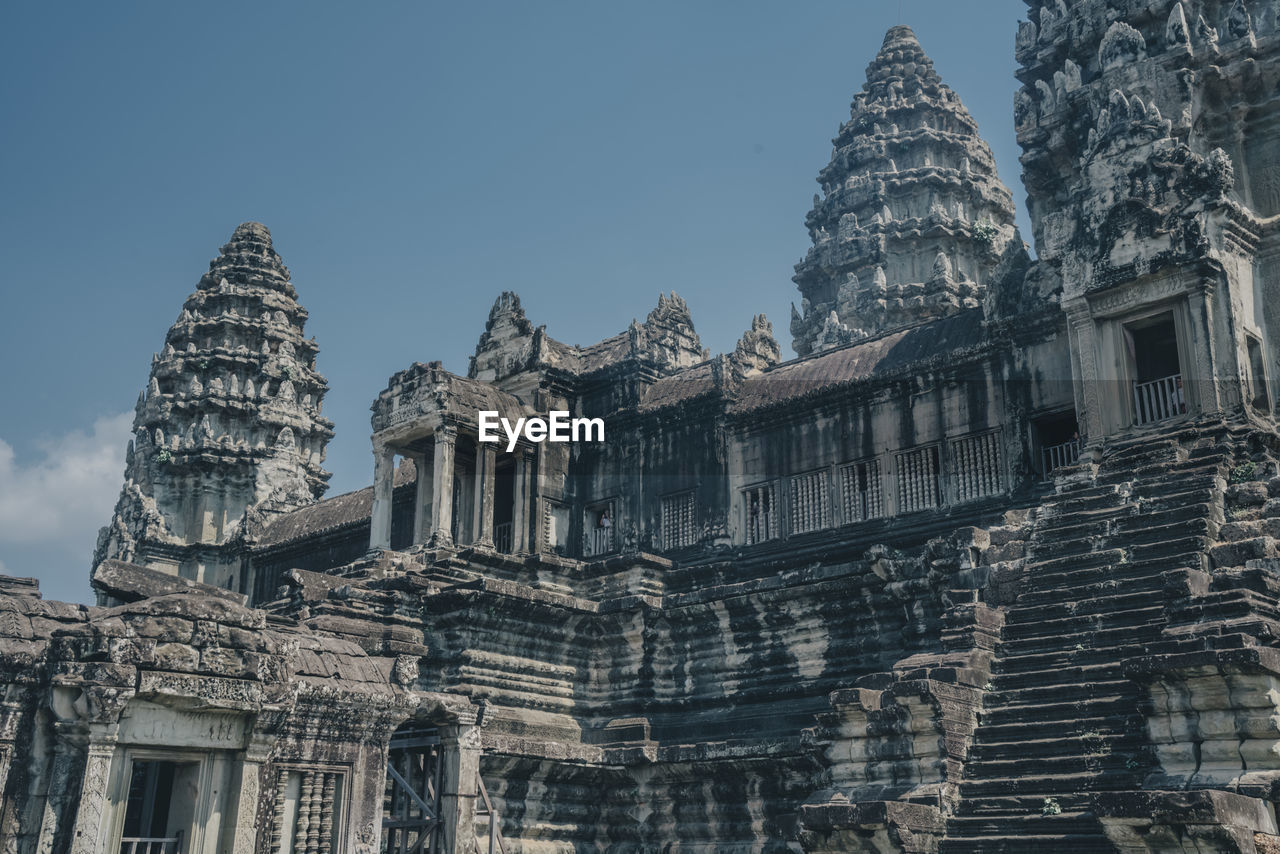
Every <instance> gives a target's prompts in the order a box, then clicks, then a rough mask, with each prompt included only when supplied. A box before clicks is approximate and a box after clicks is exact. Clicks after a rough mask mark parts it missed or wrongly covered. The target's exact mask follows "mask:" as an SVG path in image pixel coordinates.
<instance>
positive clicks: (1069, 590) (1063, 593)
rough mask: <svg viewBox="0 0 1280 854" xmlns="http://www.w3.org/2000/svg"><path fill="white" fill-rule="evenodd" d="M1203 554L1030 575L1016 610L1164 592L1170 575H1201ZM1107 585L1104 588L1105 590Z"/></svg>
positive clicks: (1030, 573)
mask: <svg viewBox="0 0 1280 854" xmlns="http://www.w3.org/2000/svg"><path fill="white" fill-rule="evenodd" d="M1203 563H1204V554H1203V553H1201V552H1188V553H1184V554H1175V556H1174V557H1170V558H1157V560H1153V561H1142V562H1134V561H1125V562H1121V563H1115V565H1102V566H1084V567H1082V568H1079V570H1069V571H1059V572H1053V574H1048V572H1042V574H1034V572H1028V575H1027V586H1028V589H1027V590H1025V592H1023V593H1021V594H1019V597H1018V604H1016V606H1015V607H1019V608H1020V607H1025V606H1033V604H1048V603H1056V602H1070V600H1073V599H1074V598H1076V597H1082V598H1094V597H1097V595H1102V594H1103V592H1105V590H1114V592H1115V593H1117V594H1119V593H1135V592H1138V590H1151V592H1156V590H1160V589H1164V586H1162V585H1164V584H1165V583H1166V581H1167V580H1169V575H1170V574H1171V572H1172V574H1178V572H1194V571H1202V570H1203V568H1204V566H1203ZM1103 585H1105V586H1103Z"/></svg>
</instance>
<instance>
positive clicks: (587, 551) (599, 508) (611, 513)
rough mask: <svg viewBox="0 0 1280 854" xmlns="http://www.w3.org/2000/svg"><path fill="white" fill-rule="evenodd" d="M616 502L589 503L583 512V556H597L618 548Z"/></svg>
mask: <svg viewBox="0 0 1280 854" xmlns="http://www.w3.org/2000/svg"><path fill="white" fill-rule="evenodd" d="M617 521H618V520H617V513H616V510H615V502H613V501H600V502H597V503H595V504H588V505H587V507H586V509H585V510H584V512H583V514H582V556H583V557H597V556H599V555H606V554H609V553H610V552H613V551H616V550H617V542H618V539H617V537H618V534H617Z"/></svg>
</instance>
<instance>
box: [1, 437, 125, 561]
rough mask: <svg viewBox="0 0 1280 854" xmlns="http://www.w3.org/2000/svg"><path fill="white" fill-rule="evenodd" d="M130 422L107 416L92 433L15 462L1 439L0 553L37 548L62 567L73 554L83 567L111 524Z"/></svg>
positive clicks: (45, 445)
mask: <svg viewBox="0 0 1280 854" xmlns="http://www.w3.org/2000/svg"><path fill="white" fill-rule="evenodd" d="M132 422H133V413H131V412H122V413H120V414H119V415H110V416H104V417H102V418H99V419H98V420H96V421H94V422H93V427H92V430H91V432H88V433H86V432H85V431H83V430H74V431H72V432H70V433H66V434H64V435H62V436H57V437H54V438H52V439H46V440H44V441H42V442H40V443H39V444H38V448H39V452H38V456H37V455H36V454H33V455H31V458H30V459H21V460H19V459H18V458H17V457H16V455H15V454H14V450H13V446H12V445H10V444H9V443H8V442H6V441H4V439H0V547H3V546H33V547H38V549H39V551H45V550H48V552H49V555H50V557H53V556H54V555H56V556H57V557H58V559H59V562H61V561H62V559H64V558H65V556H67V555H75V556H78V557H79V558H80V559H81V560H83V562H84V564H85V566H86V567H87V566H88V564H89V560H90V558H91V557H92V550H93V545H94V543H95V542H96V539H97V535H98V528H100V527H101V526H103V525H105V524H107V522H109V521H110V520H111V512H112V509H113V508H114V507H115V501H116V497H117V495H118V494H119V492H120V484H121V483H122V482H123V480H124V452H125V447H126V445H127V444H128V442H129V437H130V426H131V424H132ZM24 551H29V550H25V549H24ZM11 557H12V555H11ZM12 569H13V571H15V572H18V573H19V574H24V575H25V574H32V571H33V570H36V571H37V572H38V569H37V568H35V567H32V568H26V567H18V566H14V567H12ZM0 571H4V570H3V564H0ZM86 571H87V570H86Z"/></svg>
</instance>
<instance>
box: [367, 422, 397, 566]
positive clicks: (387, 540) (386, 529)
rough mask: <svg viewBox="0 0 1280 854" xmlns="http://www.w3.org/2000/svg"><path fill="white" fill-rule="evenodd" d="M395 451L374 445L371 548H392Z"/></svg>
mask: <svg viewBox="0 0 1280 854" xmlns="http://www.w3.org/2000/svg"><path fill="white" fill-rule="evenodd" d="M395 457H396V455H395V451H393V450H391V449H390V448H388V447H387V446H386V445H379V444H378V443H377V442H375V443H374V445H373V513H372V518H371V519H370V522H369V548H370V549H389V548H391V494H392V490H393V489H394V488H395V476H396V459H395Z"/></svg>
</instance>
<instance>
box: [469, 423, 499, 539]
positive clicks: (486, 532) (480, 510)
mask: <svg viewBox="0 0 1280 854" xmlns="http://www.w3.org/2000/svg"><path fill="white" fill-rule="evenodd" d="M497 463H498V452H497V450H496V449H495V448H494V447H493V446H492V445H490V444H487V443H480V442H477V443H476V488H475V494H476V505H475V524H474V525H472V527H471V529H472V530H473V531H475V538H474V540H473V543H474V544H475V545H477V546H486V547H488V548H493V497H494V496H493V490H494V483H493V470H494V468H495V467H496V466H497Z"/></svg>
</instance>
